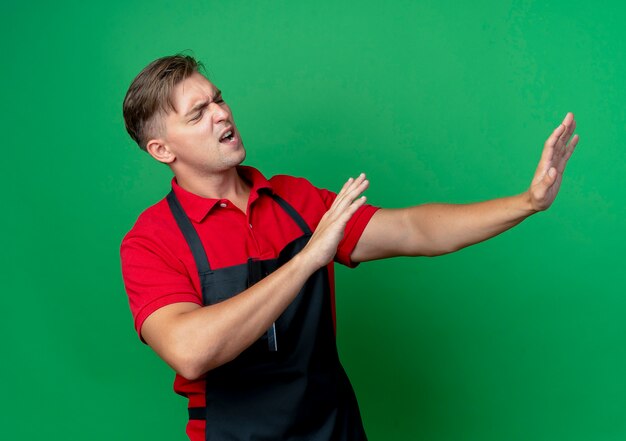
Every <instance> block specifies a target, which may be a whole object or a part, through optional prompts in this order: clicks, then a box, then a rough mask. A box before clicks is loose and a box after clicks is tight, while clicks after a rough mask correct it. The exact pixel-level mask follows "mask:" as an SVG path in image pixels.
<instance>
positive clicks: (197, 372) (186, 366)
mask: <svg viewBox="0 0 626 441" xmlns="http://www.w3.org/2000/svg"><path fill="white" fill-rule="evenodd" d="M169 364H170V366H171V367H172V369H174V370H175V371H176V373H177V374H178V375H180V376H181V377H183V378H186V379H187V380H189V381H195V380H199V379H200V378H201V377H202V376H203V375H204V374H205V373H206V372H208V371H209V369H207V368H206V367H205V366H203V365H202V364H201V363H199V361H198V360H196V359H194V357H187V356H178V357H176V359H174V360H172V361H171V362H170V363H169Z"/></svg>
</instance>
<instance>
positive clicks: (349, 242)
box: [317, 189, 380, 268]
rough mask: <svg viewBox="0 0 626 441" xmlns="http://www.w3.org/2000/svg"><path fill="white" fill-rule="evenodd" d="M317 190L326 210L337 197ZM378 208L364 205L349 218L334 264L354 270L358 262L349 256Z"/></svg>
mask: <svg viewBox="0 0 626 441" xmlns="http://www.w3.org/2000/svg"><path fill="white" fill-rule="evenodd" d="M317 190H318V191H319V192H320V194H321V195H322V197H323V198H324V202H325V204H326V209H328V208H330V206H331V205H332V204H333V202H334V200H335V198H336V197H337V194H336V193H333V192H332V191H328V190H325V189H317ZM379 208H380V207H375V206H373V205H369V204H365V205H363V206H362V207H360V208H359V209H358V210H357V212H356V213H354V215H353V216H352V217H351V218H350V220H349V221H348V225H346V231H345V232H344V235H343V239H341V242H339V246H338V247H337V254H336V255H335V261H336V262H338V263H341V264H342V265H346V266H348V267H350V268H355V267H356V266H357V265H358V264H359V262H353V261H352V259H350V256H351V255H352V251H354V248H355V247H356V245H357V243H359V239H360V238H361V235H362V234H363V231H365V227H367V224H368V223H369V221H370V219H371V218H372V216H374V213H376V211H377V210H378V209H379Z"/></svg>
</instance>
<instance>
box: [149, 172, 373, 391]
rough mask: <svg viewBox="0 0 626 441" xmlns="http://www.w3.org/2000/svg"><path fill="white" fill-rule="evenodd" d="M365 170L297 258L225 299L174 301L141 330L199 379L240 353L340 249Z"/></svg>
mask: <svg viewBox="0 0 626 441" xmlns="http://www.w3.org/2000/svg"><path fill="white" fill-rule="evenodd" d="M367 185H368V182H367V181H366V180H365V177H364V176H360V177H359V178H357V179H356V180H353V179H350V180H348V182H346V184H345V185H344V186H343V188H342V189H341V191H340V192H339V194H338V195H337V198H336V199H335V201H334V202H333V204H332V206H331V207H330V209H329V210H328V211H327V212H326V214H325V215H324V216H323V217H322V219H321V220H320V223H319V224H318V226H317V228H316V230H315V232H314V233H313V235H312V237H311V239H310V240H309V242H308V244H307V245H306V246H305V247H304V249H303V250H302V251H301V252H300V253H298V254H297V255H296V256H295V257H294V258H293V259H291V260H290V261H289V262H287V263H286V264H285V265H283V266H282V267H281V268H279V269H278V270H276V271H275V272H274V273H272V274H270V275H269V276H267V277H266V278H264V279H263V280H261V281H260V282H258V283H257V284H255V285H254V286H252V287H250V288H248V289H247V290H245V291H243V292H242V293H240V294H238V295H236V296H234V297H232V298H230V299H228V300H225V301H223V302H220V303H217V304H214V305H210V306H204V307H201V306H199V305H196V304H194V303H175V304H172V305H168V306H165V307H163V308H160V309H158V310H157V311H155V312H153V313H152V314H151V315H150V316H149V317H148V318H147V319H146V320H145V321H144V323H143V326H142V328H141V334H142V336H143V338H144V340H145V341H146V342H147V343H148V344H149V345H150V347H152V349H154V351H155V352H156V353H157V354H158V355H159V356H160V357H161V358H162V359H163V360H165V361H166V362H167V363H168V364H169V365H170V366H171V367H172V368H173V369H174V370H175V371H176V372H178V373H179V374H180V375H182V376H183V377H185V378H188V379H191V380H193V379H196V378H198V377H199V376H201V375H202V374H204V373H205V372H207V371H208V370H210V369H213V368H215V367H217V366H220V365H222V364H224V363H226V362H228V361H230V360H232V359H234V358H235V357H236V356H237V355H239V354H240V353H241V352H242V351H243V350H244V349H246V348H247V347H248V346H250V345H251V344H252V343H254V342H255V341H256V340H257V339H258V338H259V337H260V336H261V335H262V334H263V333H264V332H265V331H266V330H267V329H268V328H269V327H270V325H271V324H272V322H274V321H275V320H276V319H277V318H278V316H279V315H280V314H281V313H282V312H283V311H284V310H285V309H286V308H287V306H288V305H289V304H290V303H291V301H292V300H293V299H294V298H295V297H296V295H297V294H298V292H299V291H300V289H301V288H302V286H303V285H304V283H305V282H306V281H307V279H308V278H309V277H310V276H311V275H312V274H313V273H314V272H315V271H317V270H318V269H319V268H321V267H323V266H325V265H326V264H328V263H329V262H330V261H331V260H332V259H333V257H334V255H335V253H336V252H337V246H338V244H339V241H340V240H341V238H342V237H343V234H344V230H345V227H346V224H347V223H348V220H349V219H350V218H351V217H352V215H353V214H354V213H355V212H356V210H357V209H358V208H359V207H360V206H361V205H363V204H364V203H365V197H360V198H359V197H358V196H359V195H360V194H361V193H362V192H363V191H365V189H366V188H367Z"/></svg>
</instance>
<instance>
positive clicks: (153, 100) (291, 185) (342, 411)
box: [121, 55, 578, 441]
mask: <svg viewBox="0 0 626 441" xmlns="http://www.w3.org/2000/svg"><path fill="white" fill-rule="evenodd" d="M124 119H125V122H126V128H127V130H128V132H129V134H130V135H131V137H132V138H133V139H134V140H135V141H136V142H137V143H138V144H139V146H140V147H141V148H142V149H144V150H146V151H147V152H148V153H149V154H150V155H151V156H152V157H154V158H155V159H156V160H157V161H159V162H162V163H165V164H167V165H169V167H170V168H171V169H172V171H173V173H174V178H173V180H172V192H171V193H170V194H169V195H168V196H167V197H166V198H165V199H163V200H162V201H160V202H159V203H157V204H156V205H154V206H152V207H150V208H148V209H147V210H146V211H145V212H143V213H142V214H141V216H140V217H139V219H138V220H137V222H136V224H135V225H134V226H133V228H132V229H131V231H130V232H129V233H128V234H127V235H126V237H125V238H124V240H123V242H122V246H121V258H122V270H123V275H124V281H125V284H126V290H127V292H128V295H129V300H130V306H131V310H132V312H133V315H134V319H135V327H136V330H137V332H138V333H139V335H140V337H141V338H142V339H143V340H144V341H145V342H146V343H147V344H149V345H150V347H151V348H152V349H154V351H155V352H156V353H157V354H158V355H159V356H160V357H161V358H162V359H163V360H165V361H166V362H167V363H168V364H169V365H170V366H171V367H172V368H173V369H174V370H175V371H176V373H177V374H176V380H175V384H174V386H175V390H176V392H178V393H180V394H181V395H184V396H187V397H188V398H189V416H190V421H189V424H188V426H187V433H188V435H189V437H190V439H191V440H193V441H196V440H203V439H206V440H222V439H233V440H239V439H241V440H243V439H246V440H248V439H266V440H364V439H366V436H365V433H364V430H363V426H362V423H361V418H360V415H359V410H358V406H357V403H356V399H355V397H354V393H353V391H352V388H351V386H350V383H349V381H348V379H347V377H346V375H345V373H344V371H343V368H342V367H341V364H340V362H339V359H338V356H337V349H336V345H335V336H334V283H333V282H334V277H333V260H334V261H338V262H340V263H343V264H345V265H349V266H354V265H356V264H358V263H359V262H365V261H368V260H374V259H381V258H386V257H392V256H435V255H440V254H445V253H450V252H453V251H456V250H458V249H460V248H463V247H465V246H468V245H471V244H474V243H477V242H480V241H483V240H486V239H488V238H490V237H493V236H495V235H497V234H499V233H501V232H503V231H505V230H507V229H509V228H511V227H513V226H515V225H517V224H518V223H520V222H521V221H522V220H524V219H525V218H526V217H528V216H530V215H531V214H533V213H536V212H538V211H542V210H545V209H547V208H548V207H549V206H550V205H551V204H552V202H553V201H554V198H555V197H556V194H557V192H558V190H559V187H560V184H561V178H562V174H563V171H564V169H565V165H566V163H567V161H568V159H569V157H570V156H571V154H572V152H573V150H574V148H575V146H576V144H577V142H578V136H577V135H576V136H573V137H572V134H573V132H574V129H575V126H576V123H575V122H574V118H573V115H572V114H571V113H568V114H567V116H566V117H565V119H564V121H563V123H562V124H561V125H559V126H558V127H557V128H556V129H555V130H554V132H553V133H552V134H551V135H550V137H549V138H548V140H547V141H546V143H545V146H544V150H543V154H542V157H541V160H540V162H539V166H538V167H537V171H536V172H535V176H534V178H533V180H532V182H531V184H530V187H529V189H528V190H527V191H525V192H523V193H521V194H519V195H516V196H512V197H507V198H501V199H495V200H491V201H486V202H481V203H476V204H466V205H447V204H426V205H421V206H415V207H410V208H406V209H395V210H389V209H377V208H375V207H373V206H371V205H367V204H366V203H365V197H363V196H361V193H363V192H364V191H365V190H366V189H367V187H368V181H367V179H366V178H365V175H363V174H361V175H359V176H358V177H357V178H355V179H352V178H350V179H349V180H348V181H347V182H346V183H345V184H344V186H343V188H342V189H341V190H340V191H339V193H338V194H337V195H335V194H333V193H331V192H329V191H327V190H323V189H318V188H315V187H313V186H312V185H311V184H310V183H309V182H308V181H306V180H304V179H301V178H294V177H290V176H275V177H273V178H271V179H269V180H267V179H266V178H265V177H263V175H262V174H261V173H260V172H259V171H257V170H256V169H254V168H251V167H244V166H241V165H240V164H241V163H242V161H243V160H244V158H245V149H244V146H243V142H242V140H241V136H240V134H239V131H238V130H237V127H236V125H235V122H234V120H233V116H232V114H231V111H230V108H229V107H228V105H227V104H226V103H225V102H224V100H223V99H222V96H221V93H220V91H219V89H217V87H216V86H215V85H213V84H212V83H211V82H210V81H209V80H207V79H206V78H205V77H204V76H203V75H202V74H201V73H200V71H199V65H198V63H197V62H196V60H194V59H193V58H191V57H189V56H180V55H177V56H171V57H164V58H161V59H158V60H155V61H154V62H152V63H151V64H149V65H148V66H147V67H146V68H145V69H144V70H143V71H142V72H141V73H140V74H139V75H138V76H137V77H136V78H135V79H134V81H133V83H132V84H131V86H130V88H129V90H128V92H127V95H126V98H125V100H124Z"/></svg>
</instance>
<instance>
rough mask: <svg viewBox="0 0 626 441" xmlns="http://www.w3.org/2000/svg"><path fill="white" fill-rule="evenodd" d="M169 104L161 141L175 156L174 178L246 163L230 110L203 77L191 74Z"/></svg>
mask: <svg viewBox="0 0 626 441" xmlns="http://www.w3.org/2000/svg"><path fill="white" fill-rule="evenodd" d="M172 101H173V104H174V110H173V111H170V112H169V113H168V114H167V115H166V116H165V117H164V121H163V122H164V128H165V130H164V132H165V133H163V136H162V137H161V138H162V139H163V141H164V143H165V145H166V146H167V148H168V149H169V150H170V152H171V153H172V154H173V155H174V156H175V159H174V160H173V161H172V162H171V163H170V165H171V166H172V170H174V173H175V174H176V175H177V176H179V175H181V174H184V175H187V176H189V177H191V176H192V175H211V174H215V173H220V172H223V171H226V170H228V169H230V168H232V167H234V166H236V165H239V164H240V163H241V162H242V161H243V160H244V159H245V157H246V151H245V149H244V147H243V143H242V141H241V137H240V135H239V131H238V130H237V127H236V126H235V122H234V120H233V115H232V113H231V111H230V107H228V105H227V104H226V103H225V102H224V101H223V100H222V95H221V92H220V91H219V89H217V87H215V86H214V85H213V84H212V83H211V82H210V81H209V80H207V79H206V78H205V77H204V76H203V75H201V74H199V73H194V74H192V75H191V76H190V77H188V78H186V79H185V80H183V81H182V82H180V83H179V84H178V85H177V86H176V87H175V88H174V91H173V95H172ZM190 173H191V175H189V174H190Z"/></svg>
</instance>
